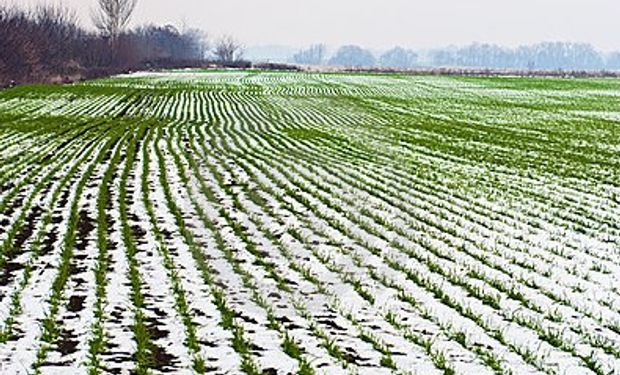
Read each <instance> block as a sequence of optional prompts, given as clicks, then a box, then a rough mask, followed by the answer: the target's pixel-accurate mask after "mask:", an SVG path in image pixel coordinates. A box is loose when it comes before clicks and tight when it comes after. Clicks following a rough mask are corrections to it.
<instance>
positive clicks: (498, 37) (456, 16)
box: [0, 0, 620, 50]
mask: <svg viewBox="0 0 620 375" xmlns="http://www.w3.org/2000/svg"><path fill="white" fill-rule="evenodd" d="M46 1H47V2H49V1H50V0H0V2H19V3H41V2H46ZM51 1H52V2H58V1H61V2H63V1H62V0H51ZM64 3H65V4H67V5H70V6H71V7H74V8H75V9H77V10H78V12H79V15H80V17H81V19H82V21H83V23H84V24H90V20H89V9H90V8H91V7H92V6H93V5H94V4H95V0H64ZM619 18H620V0H428V1H421V0H260V1H258V0H172V1H170V0H139V4H138V9H137V12H136V16H135V18H134V21H133V24H139V23H143V22H146V21H153V22H156V23H174V24H177V25H178V24H180V23H181V21H183V20H184V21H186V23H187V24H189V25H191V26H199V27H201V28H203V29H206V30H207V31H209V33H210V34H211V35H218V34H221V33H231V34H233V35H235V36H236V37H237V38H238V39H240V40H241V41H243V42H244V43H245V44H246V45H259V44H284V45H292V46H302V45H307V44H311V43H316V42H325V43H327V44H330V45H340V44H348V43H355V44H360V45H364V46H367V47H371V48H382V47H387V46H392V45H396V44H398V45H402V46H405V47H413V48H429V47H441V46H446V45H451V44H455V45H464V44H468V43H471V42H474V41H479V42H492V43H498V44H502V45H507V46H514V45H517V44H525V43H534V42H539V41H549V40H562V41H576V42H589V43H592V44H593V45H594V46H596V47H597V48H599V49H602V50H620V22H619V21H618V19H619Z"/></svg>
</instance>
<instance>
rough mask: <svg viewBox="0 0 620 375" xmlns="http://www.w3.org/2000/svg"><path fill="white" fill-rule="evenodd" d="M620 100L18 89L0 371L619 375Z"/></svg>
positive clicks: (6, 120)
mask: <svg viewBox="0 0 620 375" xmlns="http://www.w3.org/2000/svg"><path fill="white" fill-rule="evenodd" d="M619 155H620V81H616V80H576V79H541V78H467V77H431V76H404V75H371V74H318V73H275V72H272V73H269V72H252V71H247V72H240V71H237V72H235V71H231V72H223V71H222V72H218V71H212V72H202V71H171V72H165V73H136V74H132V75H125V76H118V77H113V78H109V79H103V80H97V81H90V82H83V83H79V84H74V85H67V86H27V87H19V88H14V89H10V90H6V91H1V92H0V272H1V273H0V373H2V374H92V375H94V374H140V375H141V374H163V373H170V374H195V373H197V374H203V373H209V374H278V375H279V374H282V375H284V374H302V375H308V374H328V375H332V374H333V375H337V374H373V375H374V374H378V375H381V374H422V375H427V374H428V375H432V374H476V375H478V374H575V375H582V374H620V156H619Z"/></svg>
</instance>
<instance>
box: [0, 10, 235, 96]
mask: <svg viewBox="0 0 620 375" xmlns="http://www.w3.org/2000/svg"><path fill="white" fill-rule="evenodd" d="M205 35H206V34H205V33H203V32H202V31H200V30H198V29H182V30H179V29H177V28H175V27H174V26H170V25H166V26H157V25H146V26H141V27H138V28H135V29H132V30H122V31H119V32H118V33H117V34H112V35H110V34H106V33H102V32H95V31H90V30H86V29H84V28H83V27H81V26H80V25H79V23H78V21H77V17H76V16H75V13H73V12H72V11H71V10H69V9H67V8H64V7H60V6H40V7H36V8H34V9H29V10H23V9H17V8H14V7H7V6H1V5H0V86H10V85H14V84H20V83H29V82H66V81H75V80H78V79H86V78H93V77H99V76H105V75H109V74H115V73H119V72H123V71H128V70H137V69H149V68H178V67H186V66H200V65H203V64H204V63H205V61H206V59H207V58H210V59H212V60H218V61H222V62H227V63H231V64H232V63H237V62H239V60H240V58H241V52H242V50H241V46H240V44H238V43H237V42H236V41H235V40H234V39H232V38H231V37H225V38H222V39H221V40H220V41H218V42H217V44H216V45H215V46H214V49H213V50H209V49H208V48H207V41H206V36H205ZM228 60H230V61H228Z"/></svg>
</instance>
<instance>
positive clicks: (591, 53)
mask: <svg viewBox="0 0 620 375" xmlns="http://www.w3.org/2000/svg"><path fill="white" fill-rule="evenodd" d="M292 60H293V62H294V63H297V64H308V65H334V66H345V67H383V68H402V69H408V68H416V67H421V66H428V67H470V68H491V69H522V70H605V69H608V70H617V69H620V52H619V53H611V54H603V53H601V52H599V51H597V50H596V49H595V48H594V47H592V46H591V45H590V44H586V43H568V42H548V43H539V44H534V45H529V46H521V47H518V48H507V47H502V46H498V45H493V44H481V43H474V44H471V45H469V46H466V47H460V48H457V47H454V48H443V49H436V50H431V51H425V52H423V53H418V52H415V51H413V50H410V49H405V48H401V47H395V48H392V49H390V50H388V51H386V52H385V53H382V54H380V55H378V56H376V55H375V54H373V53H372V52H371V51H370V50H368V49H364V48H362V47H359V46H355V45H348V46H343V47H340V48H339V49H338V50H337V51H336V52H335V53H334V54H333V55H332V56H327V54H326V47H325V46H324V45H321V44H317V45H314V46H311V47H310V48H308V49H305V50H302V51H299V53H297V54H295V55H294V56H293V59H292Z"/></svg>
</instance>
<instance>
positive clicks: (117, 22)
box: [92, 0, 138, 40]
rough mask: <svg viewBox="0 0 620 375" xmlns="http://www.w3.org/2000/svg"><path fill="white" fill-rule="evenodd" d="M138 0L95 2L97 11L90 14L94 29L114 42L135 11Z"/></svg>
mask: <svg viewBox="0 0 620 375" xmlns="http://www.w3.org/2000/svg"><path fill="white" fill-rule="evenodd" d="M137 3H138V0H97V4H98V9H97V10H95V11H94V12H93V14H92V18H93V22H94V23H95V27H97V29H98V30H99V31H100V32H101V33H102V34H103V35H105V36H107V37H109V38H110V39H111V40H116V39H117V38H118V37H119V36H120V35H121V33H122V32H123V30H124V29H125V27H127V24H128V23H129V19H130V18H131V15H132V14H133V12H134V10H135V9H136V4H137Z"/></svg>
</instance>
